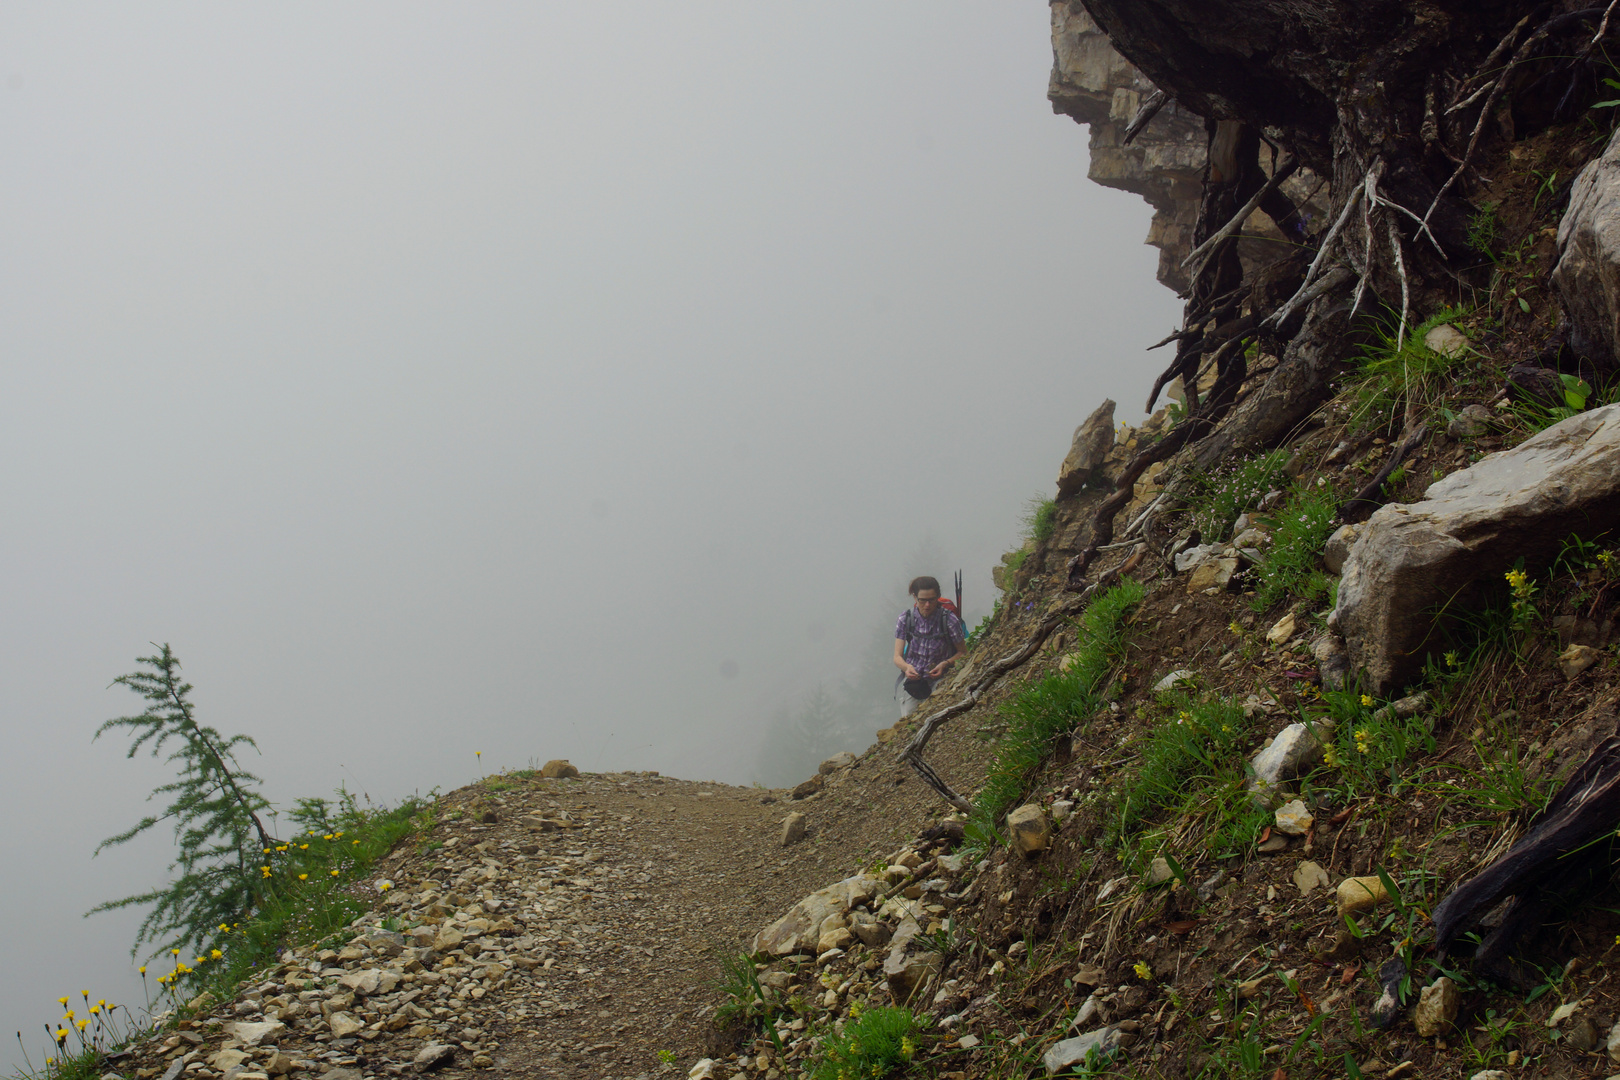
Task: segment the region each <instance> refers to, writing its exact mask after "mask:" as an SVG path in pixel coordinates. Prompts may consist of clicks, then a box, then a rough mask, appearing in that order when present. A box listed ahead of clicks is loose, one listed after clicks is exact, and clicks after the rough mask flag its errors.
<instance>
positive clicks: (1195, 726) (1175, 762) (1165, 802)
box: [1104, 692, 1268, 857]
mask: <svg viewBox="0 0 1620 1080" xmlns="http://www.w3.org/2000/svg"><path fill="white" fill-rule="evenodd" d="M1161 702H1162V704H1163V705H1164V706H1165V710H1166V715H1165V717H1164V719H1163V720H1162V721H1161V722H1160V723H1159V724H1158V725H1157V726H1156V727H1154V728H1153V729H1152V731H1150V732H1149V733H1148V735H1147V737H1146V739H1145V741H1144V742H1143V743H1141V744H1140V745H1141V764H1140V765H1139V766H1138V768H1137V771H1136V775H1135V776H1133V777H1131V778H1130V779H1129V780H1126V781H1123V782H1121V783H1119V784H1117V785H1116V786H1115V787H1114V789H1113V791H1114V794H1113V805H1112V806H1111V808H1110V811H1111V812H1110V814H1109V820H1108V825H1107V829H1106V832H1105V835H1104V839H1105V841H1106V842H1108V843H1110V844H1113V845H1115V846H1117V847H1118V848H1120V850H1121V853H1122V854H1124V855H1127V856H1128V855H1129V854H1130V852H1131V849H1132V848H1133V847H1135V848H1139V849H1140V851H1141V854H1142V855H1143V856H1144V857H1151V855H1152V854H1153V853H1154V852H1155V849H1156V848H1157V847H1159V846H1160V843H1159V842H1160V841H1161V840H1162V839H1163V837H1162V835H1160V834H1157V833H1153V832H1147V833H1145V834H1144V830H1146V829H1147V826H1148V824H1149V822H1151V821H1154V820H1157V819H1159V818H1160V817H1162V816H1164V814H1165V811H1168V810H1172V809H1174V810H1175V811H1176V812H1175V813H1174V814H1173V815H1171V816H1172V817H1174V818H1175V819H1176V821H1177V822H1178V823H1180V824H1182V825H1185V824H1187V823H1188V822H1190V821H1192V820H1194V819H1198V818H1202V819H1203V821H1202V828H1201V832H1202V834H1203V835H1204V837H1205V840H1204V843H1205V846H1206V847H1207V849H1208V850H1209V851H1210V853H1211V854H1215V855H1224V854H1228V853H1229V852H1231V851H1236V850H1239V849H1241V848H1242V847H1243V846H1244V845H1245V844H1246V843H1247V842H1249V841H1251V840H1252V839H1253V837H1254V835H1255V834H1256V833H1257V832H1258V830H1259V828H1260V827H1261V826H1262V825H1263V824H1264V822H1265V820H1266V819H1267V816H1268V815H1267V814H1266V813H1265V812H1264V811H1263V810H1260V809H1259V808H1257V807H1256V806H1255V804H1254V800H1253V799H1252V798H1251V797H1250V796H1249V794H1248V792H1247V791H1245V790H1244V781H1245V779H1246V773H1245V771H1244V767H1243V754H1242V747H1243V745H1244V744H1245V743H1246V742H1247V741H1248V739H1249V737H1250V735H1251V734H1252V730H1253V724H1252V723H1251V721H1250V720H1249V719H1248V718H1247V717H1245V716H1244V715H1243V707H1242V706H1241V705H1239V704H1238V703H1237V702H1236V701H1234V700H1233V699H1232V698H1230V697H1220V696H1216V695H1207V696H1205V695H1195V694H1191V693H1177V692H1172V693H1169V694H1166V695H1164V696H1163V697H1162V698H1161Z"/></svg>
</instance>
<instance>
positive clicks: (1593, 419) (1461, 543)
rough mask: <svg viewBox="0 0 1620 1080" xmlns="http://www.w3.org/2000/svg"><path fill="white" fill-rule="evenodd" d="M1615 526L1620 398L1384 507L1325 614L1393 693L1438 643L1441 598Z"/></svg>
mask: <svg viewBox="0 0 1620 1080" xmlns="http://www.w3.org/2000/svg"><path fill="white" fill-rule="evenodd" d="M1616 527H1620V405H1606V406H1604V407H1603V408H1600V409H1592V410H1590V411H1588V412H1584V413H1580V414H1579V415H1577V416H1572V417H1570V418H1569V419H1568V420H1565V421H1563V422H1561V423H1558V424H1555V425H1553V426H1552V427H1550V428H1548V429H1547V430H1546V431H1543V432H1541V433H1540V434H1538V435H1535V436H1533V437H1532V438H1530V439H1527V440H1526V441H1525V442H1523V443H1521V444H1519V445H1518V446H1516V447H1514V448H1513V449H1512V450H1504V451H1501V452H1500V453H1495V454H1490V455H1488V456H1487V457H1485V458H1482V459H1481V460H1480V461H1479V462H1477V463H1476V464H1475V465H1473V466H1472V467H1471V468H1467V469H1463V470H1461V471H1459V472H1455V473H1452V474H1451V475H1450V476H1448V477H1446V478H1445V479H1444V480H1441V481H1439V482H1438V483H1435V484H1431V485H1430V486H1429V489H1428V490H1427V491H1426V492H1424V498H1423V501H1421V502H1416V503H1408V504H1400V503H1391V504H1390V505H1387V506H1384V507H1382V508H1381V509H1379V510H1378V512H1377V513H1375V514H1373V516H1372V517H1371V518H1369V519H1368V520H1367V522H1366V524H1365V525H1364V526H1363V527H1362V530H1361V536H1360V538H1359V539H1357V540H1356V543H1355V545H1354V546H1353V547H1352V548H1351V549H1350V555H1349V557H1348V558H1347V559H1346V561H1345V565H1344V575H1343V578H1342V580H1341V582H1340V584H1339V600H1338V605H1337V607H1336V608H1335V609H1334V613H1333V620H1332V622H1331V623H1330V625H1333V626H1335V627H1336V628H1337V630H1338V632H1339V634H1340V635H1342V636H1343V638H1344V641H1345V645H1346V648H1347V649H1348V651H1349V654H1350V661H1351V664H1352V665H1353V666H1354V667H1356V668H1359V669H1361V670H1363V671H1365V673H1366V677H1367V678H1366V684H1365V685H1366V686H1367V689H1368V690H1370V691H1371V692H1372V693H1374V694H1379V695H1384V694H1388V693H1389V692H1390V691H1391V690H1394V689H1398V688H1399V687H1400V686H1401V685H1402V684H1404V683H1405V682H1407V681H1409V680H1410V679H1411V678H1412V677H1413V676H1415V675H1416V674H1417V673H1418V672H1419V671H1420V670H1421V669H1422V665H1423V660H1424V657H1425V656H1426V655H1427V653H1428V651H1430V650H1433V649H1435V648H1437V647H1438V644H1439V641H1440V636H1439V635H1436V634H1433V633H1432V632H1431V631H1432V630H1433V625H1432V622H1433V616H1432V612H1433V611H1434V610H1436V609H1437V608H1438V607H1440V606H1441V605H1442V604H1444V603H1446V602H1447V601H1451V600H1453V599H1454V598H1456V597H1457V596H1458V594H1459V593H1461V592H1463V591H1464V590H1465V589H1466V588H1467V587H1468V586H1469V585H1470V584H1472V583H1473V582H1475V581H1480V580H1487V581H1496V582H1499V581H1500V580H1501V577H1502V575H1503V573H1504V572H1505V571H1506V570H1508V569H1509V568H1510V567H1511V566H1513V564H1514V561H1515V560H1517V559H1519V558H1521V557H1523V558H1524V559H1525V560H1526V562H1527V563H1528V564H1529V565H1531V566H1532V567H1533V566H1535V565H1536V564H1537V563H1541V562H1545V561H1546V560H1547V559H1549V558H1550V557H1551V556H1552V555H1554V554H1555V553H1556V552H1557V550H1558V546H1559V545H1560V544H1561V543H1562V542H1563V541H1564V540H1565V538H1567V537H1568V536H1569V535H1570V534H1571V533H1578V534H1580V535H1581V536H1584V537H1595V536H1598V535H1601V534H1602V533H1604V532H1606V531H1608V530H1611V529H1614V528H1616Z"/></svg>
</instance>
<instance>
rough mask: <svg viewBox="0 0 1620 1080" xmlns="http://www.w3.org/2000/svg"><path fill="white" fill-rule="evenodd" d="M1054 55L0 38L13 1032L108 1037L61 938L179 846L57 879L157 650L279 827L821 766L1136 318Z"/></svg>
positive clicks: (1121, 371)
mask: <svg viewBox="0 0 1620 1080" xmlns="http://www.w3.org/2000/svg"><path fill="white" fill-rule="evenodd" d="M1050 65H1051V46H1050V40H1049V24H1048V13H1047V9H1046V7H1045V6H1044V5H1042V4H1038V3H1034V2H1030V3H1026V4H1019V5H1012V4H1005V3H978V4H960V5H947V6H943V7H942V6H940V5H924V4H920V3H892V4H883V5H874V4H869V3H853V2H851V3H825V4H818V5H815V6H813V7H805V6H803V5H796V6H794V5H762V4H748V3H740V2H739V3H708V4H701V5H665V6H663V7H658V6H652V7H647V6H643V7H638V8H624V7H622V6H612V5H600V4H589V5H587V4H574V5H562V4H531V5H517V4H506V5H497V4H486V5H454V6H452V5H419V4H418V5H412V4H400V3H392V4H387V5H382V4H345V5H329V4H319V5H317V4H281V5H275V6H273V7H272V6H268V5H261V6H230V7H220V6H210V5H181V4H160V5H142V6H138V7H135V6H124V7H118V6H106V5H101V6H89V5H74V4H52V5H33V6H28V5H11V6H8V7H7V8H6V9H5V32H4V33H3V34H0V139H3V142H4V145H5V146H6V153H5V154H4V155H0V230H3V233H0V286H3V287H0V340H3V342H4V357H5V359H4V363H3V364H0V452H3V454H4V458H5V461H6V463H7V467H6V469H5V470H4V472H3V473H0V501H3V504H4V508H5V509H4V512H3V514H0V558H3V560H4V567H5V573H4V574H3V575H0V589H3V593H0V603H3V608H4V611H5V613H6V617H5V619H4V621H3V624H0V626H3V628H0V633H3V634H4V641H3V647H0V658H3V659H0V671H3V675H4V680H5V694H4V704H3V706H0V709H3V721H4V724H5V734H6V741H5V753H4V754H3V755H0V799H3V800H4V806H3V810H4V816H5V820H6V821H7V827H6V828H5V829H4V830H3V831H0V844H3V858H4V860H5V861H4V866H5V877H6V881H7V885H6V888H5V890H4V892H3V896H4V905H3V909H0V915H3V918H4V923H5V925H6V926H7V928H8V931H9V933H10V936H11V938H12V940H13V945H12V947H11V949H10V957H11V959H12V961H13V962H12V964H11V965H10V967H9V969H8V970H9V971H10V973H11V974H10V975H9V976H8V977H7V978H6V979H4V980H0V1016H3V1019H4V1021H6V1022H7V1023H9V1024H11V1026H12V1027H13V1028H18V1029H22V1030H23V1031H24V1032H25V1033H26V1032H30V1031H32V1032H38V1031H39V1026H38V1025H39V1024H41V1023H44V1022H46V1021H48V1020H52V1019H54V1018H55V1017H56V1016H57V1015H58V1014H59V1012H60V1010H59V1009H58V1008H57V1005H56V1002H55V1000H54V999H55V998H56V997H58V996H60V995H62V994H72V995H74V996H77V994H78V993H79V991H80V990H81V989H82V990H88V991H89V992H90V995H91V997H92V998H96V997H103V996H104V997H107V998H109V999H113V1000H117V1001H128V1002H136V1003H138V1002H139V988H138V986H139V984H138V981H137V980H136V979H135V977H134V974H133V965H132V964H131V963H130V961H129V959H128V949H129V945H130V942H131V941H132V939H133V934H134V927H135V924H136V923H137V922H138V920H139V914H138V913H134V912H125V913H118V914H108V915H98V916H96V917H95V918H93V919H89V920H84V919H81V918H80V917H79V916H80V914H81V913H82V912H83V911H85V910H87V909H88V908H90V907H91V906H93V905H94V904H95V903H97V902H99V901H102V900H105V899H109V898H113V897H117V896H122V895H126V894H129V893H132V892H136V891H140V890H144V889H146V888H149V887H152V886H153V885H156V884H159V883H160V882H161V881H162V880H163V871H164V867H165V866H166V865H167V863H168V861H169V859H170V857H171V846H170V837H169V836H168V834H167V833H165V832H162V831H161V830H155V831H154V833H153V834H151V835H149V836H147V837H145V838H143V839H142V841H140V842H138V843H135V844H131V845H128V846H126V847H124V848H120V849H117V850H114V851H109V852H106V853H103V854H102V855H101V856H99V857H98V858H95V859H94V860H92V858H91V852H92V851H93V849H94V847H95V845H96V843H97V842H98V841H99V840H101V839H103V838H104V837H106V836H108V835H111V834H113V833H115V832H118V831H121V830H123V829H124V828H126V827H128V826H129V825H130V824H132V823H133V822H134V821H135V820H136V819H137V818H138V817H140V816H141V814H142V813H144V812H145V811H146V810H147V808H148V806H147V804H146V803H145V802H144V801H143V800H144V798H145V795H146V793H147V792H148V791H150V790H151V788H152V787H153V786H154V785H155V784H157V783H161V782H163V781H164V780H166V779H168V778H169V774H168V773H167V772H166V771H165V770H164V769H163V767H162V763H161V762H155V761H152V760H151V759H149V758H146V757H144V756H143V757H141V758H138V759H136V760H134V761H126V760H125V759H124V753H123V751H124V747H125V743H124V742H123V741H122V740H116V739H103V740H101V741H99V742H94V743H92V741H91V734H92V733H93V732H94V731H95V728H96V726H97V725H98V724H99V723H100V722H101V721H103V720H105V719H106V718H108V717H112V716H118V715H123V714H126V713H133V712H138V711H140V706H141V705H142V703H141V702H140V701H139V700H138V699H137V698H136V697H135V696H134V695H132V694H130V693H129V692H128V691H126V690H124V689H123V688H120V687H112V688H109V683H110V682H111V680H112V679H113V678H114V677H115V676H117V675H119V674H122V673H124V672H128V671H130V670H133V668H134V667H135V658H136V657H137V656H141V655H146V654H148V653H150V652H151V651H152V648H151V646H150V645H149V644H148V643H149V642H169V643H170V644H172V645H173V647H174V648H175V650H176V652H177V653H178V655H179V656H180V658H181V660H182V662H183V664H184V668H185V673H186V675H187V676H188V677H189V678H190V679H191V680H192V681H193V682H194V683H195V684H196V687H197V689H196V692H195V694H194V700H195V702H196V704H197V706H198V708H199V718H200V719H201V720H202V721H203V722H205V723H211V724H213V725H215V726H216V727H218V728H220V729H221V730H222V731H223V732H224V733H226V734H227V735H229V734H233V733H237V732H242V733H246V734H249V735H251V736H253V737H254V738H255V739H256V740H257V742H258V746H259V749H260V751H261V755H262V756H258V757H255V756H253V755H252V754H251V753H250V754H249V755H248V756H247V757H246V758H245V759H244V761H243V764H244V766H246V767H247V768H249V769H251V770H253V771H255V772H257V773H259V774H260V775H261V776H263V777H264V780H265V785H264V789H265V792H266V794H267V795H269V797H270V798H272V799H273V800H275V801H277V802H278V803H281V804H283V805H290V804H291V803H292V801H293V800H294V799H295V798H297V797H299V796H305V795H325V794H329V793H330V792H331V791H332V790H333V789H334V788H336V787H338V786H339V785H340V784H341V785H346V786H347V787H348V789H349V790H351V791H356V792H360V793H363V794H364V795H366V796H368V797H369V798H371V799H373V800H376V801H382V802H392V801H395V800H397V799H399V798H400V797H402V796H404V795H408V794H410V793H411V792H413V791H422V792H426V791H428V790H429V789H432V788H435V787H437V788H440V789H446V790H447V789H450V788H454V787H457V786H460V785H463V784H466V783H468V782H470V781H472V780H473V779H474V778H475V777H476V776H478V775H479V774H480V773H481V772H490V771H495V770H499V769H510V768H521V767H524V766H526V765H529V764H531V763H539V762H543V761H545V760H546V759H549V758H554V757H565V758H569V759H571V760H572V761H573V762H574V763H575V764H577V765H578V766H579V767H580V768H582V769H585V770H607V769H616V770H629V769H658V770H661V771H663V772H665V773H669V774H673V775H678V776H683V777H687V778H692V779H716V780H723V781H727V782H731V783H749V782H754V781H758V782H762V783H766V784H770V785H780V784H788V783H793V782H796V781H798V780H800V779H803V778H804V777H805V776H806V775H808V773H809V771H811V770H813V768H814V765H815V763H816V762H817V761H819V760H820V758H821V757H823V756H825V753H830V752H832V751H834V750H839V749H850V750H854V751H857V752H858V751H860V750H862V749H864V748H865V746H866V745H867V743H868V742H869V741H870V739H871V733H872V731H873V730H875V728H876V727H877V726H880V725H881V724H887V723H889V722H891V721H892V719H893V716H894V715H895V714H896V713H897V711H898V707H897V706H896V705H895V704H894V703H893V702H892V701H891V700H890V699H889V697H888V694H889V688H890V686H891V685H892V678H893V669H892V667H890V666H889V663H888V650H889V648H890V647H891V646H890V642H891V640H892V635H893V626H894V621H895V618H896V617H897V615H898V614H899V612H900V610H901V609H902V607H903V606H904V604H905V603H906V598H905V595H904V588H905V583H906V581H907V580H908V579H909V578H910V577H912V576H913V575H915V574H919V573H933V574H936V575H938V576H940V577H941V578H942V579H946V580H947V581H948V578H949V575H950V573H951V572H952V571H954V570H955V569H957V568H958V567H960V568H962V569H963V570H964V571H965V573H966V578H967V586H966V608H967V612H966V613H967V618H968V622H969V624H970V625H971V624H973V623H976V622H977V621H978V620H979V619H980V618H981V617H982V616H983V615H985V614H986V613H987V612H988V611H989V610H990V607H991V605H992V603H993V602H994V597H995V593H994V590H993V588H992V586H991V584H990V573H989V571H990V567H991V566H992V565H993V564H994V563H995V562H996V561H997V560H998V558H999V556H1000V554H1001V553H1002V552H1003V551H1005V550H1008V549H1009V548H1011V547H1013V546H1016V544H1017V543H1018V542H1019V539H1020V538H1019V518H1020V515H1021V512H1022V509H1023V507H1024V504H1025V503H1026V502H1027V500H1028V499H1029V498H1030V497H1031V496H1034V495H1040V494H1050V493H1051V491H1052V489H1053V485H1054V482H1055V477H1056V474H1057V468H1058V465H1059V463H1060V462H1061V460H1062V458H1063V456H1064V454H1065V452H1066V451H1067V448H1068V443H1069V438H1070V435H1071V433H1072V431H1073V429H1074V427H1075V425H1076V424H1078V423H1079V422H1080V421H1081V420H1082V419H1084V417H1085V416H1086V415H1087V414H1088V413H1089V412H1090V411H1091V409H1093V408H1094V407H1095V406H1096V405H1097V404H1098V403H1099V402H1100V401H1101V400H1102V399H1103V398H1104V397H1113V398H1114V399H1115V400H1117V401H1119V402H1120V406H1121V407H1120V410H1119V416H1120V418H1121V419H1124V420H1130V421H1136V420H1139V419H1140V415H1139V414H1138V412H1137V411H1136V410H1137V409H1138V408H1139V406H1140V402H1141V400H1142V398H1143V397H1144V395H1145V392H1146V389H1147V387H1148V386H1149V385H1150V382H1151V378H1152V375H1153V374H1154V373H1155V370H1156V366H1155V361H1156V360H1157V359H1158V355H1157V354H1154V355H1153V356H1148V355H1146V354H1144V352H1143V349H1144V348H1145V346H1147V345H1148V344H1150V343H1152V342H1154V341H1156V340H1157V339H1159V338H1160V337H1162V336H1163V335H1164V333H1165V332H1166V331H1167V330H1168V329H1170V328H1171V327H1172V326H1173V325H1174V324H1175V322H1176V320H1177V318H1178V315H1179V305H1178V303H1177V302H1176V300H1175V298H1174V297H1173V296H1172V295H1171V294H1170V293H1169V292H1168V291H1166V290H1164V289H1163V288H1161V287H1159V286H1158V285H1156V284H1155V282H1154V280H1153V271H1154V267H1155V264H1156V254H1155V252H1154V251H1153V250H1152V249H1150V248H1147V247H1145V246H1143V243H1142V240H1143V237H1144V235H1145V233H1146V230H1147V223H1148V209H1147V207H1146V206H1145V205H1144V204H1142V203H1141V202H1140V201H1138V200H1137V199H1136V198H1134V197H1132V196H1129V195H1126V194H1123V193H1120V192H1115V191H1109V190H1105V189H1103V188H1100V187H1096V186H1094V185H1092V184H1090V183H1088V182H1087V181H1086V179H1085V171H1086V152H1085V132H1084V131H1083V130H1082V129H1080V128H1078V127H1077V126H1076V125H1075V124H1073V123H1072V122H1071V121H1070V120H1068V119H1066V118H1061V117H1056V116H1054V115H1052V113H1051V111H1050V108H1049V106H1048V105H1047V103H1046V100H1045V87H1046V81H1047V74H1048V71H1049V68H1050ZM874 650H875V656H874ZM874 720H875V722H874ZM828 732H831V733H832V735H828ZM475 752H482V758H481V759H479V758H476V757H475ZM41 1041H42V1040H41V1039H39V1038H35V1039H32V1040H30V1045H31V1046H33V1045H36V1044H38V1043H40V1042H41ZM14 1058H15V1050H14V1048H12V1049H11V1051H10V1053H9V1054H8V1056H7V1057H6V1059H5V1060H6V1062H7V1064H13V1063H14ZM36 1061H37V1058H36Z"/></svg>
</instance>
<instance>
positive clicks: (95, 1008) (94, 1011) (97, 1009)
mask: <svg viewBox="0 0 1620 1080" xmlns="http://www.w3.org/2000/svg"><path fill="white" fill-rule="evenodd" d="M90 1015H91V1016H100V1015H101V1006H100V1005H92V1006H90Z"/></svg>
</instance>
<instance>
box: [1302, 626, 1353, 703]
mask: <svg viewBox="0 0 1620 1080" xmlns="http://www.w3.org/2000/svg"><path fill="white" fill-rule="evenodd" d="M1311 655H1312V656H1313V657H1315V658H1316V672H1317V674H1318V675H1319V676H1321V679H1322V687H1323V689H1325V690H1343V689H1344V682H1345V679H1346V678H1348V677H1349V675H1350V653H1349V650H1347V649H1346V648H1345V647H1344V639H1343V638H1341V637H1339V635H1338V634H1335V633H1333V632H1332V631H1331V630H1330V631H1328V632H1327V633H1325V634H1323V635H1322V636H1321V637H1319V638H1317V639H1316V640H1315V641H1313V642H1311Z"/></svg>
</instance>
